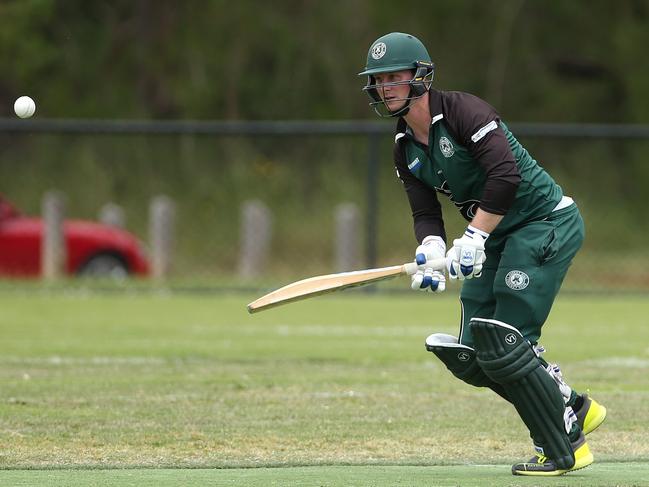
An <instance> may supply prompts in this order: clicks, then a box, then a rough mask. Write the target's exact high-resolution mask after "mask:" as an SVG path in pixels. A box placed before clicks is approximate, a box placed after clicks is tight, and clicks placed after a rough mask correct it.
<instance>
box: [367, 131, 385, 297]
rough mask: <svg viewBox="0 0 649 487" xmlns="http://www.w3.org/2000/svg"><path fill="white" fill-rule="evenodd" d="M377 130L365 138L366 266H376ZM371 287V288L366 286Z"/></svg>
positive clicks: (377, 200) (377, 202)
mask: <svg viewBox="0 0 649 487" xmlns="http://www.w3.org/2000/svg"><path fill="white" fill-rule="evenodd" d="M380 141H381V139H380V137H379V134H378V133H377V132H372V133H370V134H369V136H368V138H367V142H368V147H367V196H366V198H367V203H366V204H367V209H366V217H365V219H366V225H367V227H366V234H365V264H366V265H367V267H368V268H372V267H376V254H377V239H378V212H379V177H378V171H379V143H380ZM368 289H371V288H368Z"/></svg>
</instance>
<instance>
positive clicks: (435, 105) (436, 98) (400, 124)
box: [394, 88, 444, 143]
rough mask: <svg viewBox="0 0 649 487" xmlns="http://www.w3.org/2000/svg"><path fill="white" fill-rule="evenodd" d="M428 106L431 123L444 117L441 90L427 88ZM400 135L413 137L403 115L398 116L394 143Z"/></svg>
mask: <svg viewBox="0 0 649 487" xmlns="http://www.w3.org/2000/svg"><path fill="white" fill-rule="evenodd" d="M428 106H429V107H430V116H431V119H432V120H431V123H430V124H431V125H434V124H435V123H436V122H438V121H440V120H441V119H442V118H444V113H443V111H442V92H441V91H438V90H436V89H434V88H431V89H430V90H428ZM401 137H410V138H412V137H413V134H412V130H410V127H408V124H407V123H406V120H405V119H404V118H403V117H399V120H398V121H397V130H396V133H395V136H394V142H395V143H396V142H397V141H398V140H399V139H400V138H401Z"/></svg>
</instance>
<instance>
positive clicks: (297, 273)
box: [0, 0, 649, 292]
mask: <svg viewBox="0 0 649 487" xmlns="http://www.w3.org/2000/svg"><path fill="white" fill-rule="evenodd" d="M391 31H403V32H408V33H411V34H413V35H415V36H417V37H418V38H419V39H421V40H422V42H423V43H424V44H425V45H426V46H427V47H428V50H429V52H430V55H431V57H432V59H433V61H434V62H435V63H436V66H437V69H436V74H435V82H434V85H435V87H436V88H437V89H441V90H459V91H467V92H470V93H473V94H476V95H478V96H480V97H482V98H484V99H485V100H487V101H488V102H489V103H491V104H492V105H494V106H495V107H496V108H497V110H498V111H499V113H500V114H501V116H502V118H503V120H505V121H506V122H507V123H508V125H509V126H510V128H512V129H513V131H514V133H515V134H516V135H517V136H518V138H519V140H520V141H521V142H522V143H523V145H524V146H525V147H526V148H527V149H528V150H529V151H530V152H531V154H532V155H533V156H534V157H535V158H536V159H537V160H538V161H539V163H540V164H541V165H542V166H544V167H545V168H546V169H548V170H549V172H550V173H551V174H552V175H553V176H554V178H555V179H556V180H557V181H558V182H559V183H560V185H561V186H562V187H563V189H564V192H565V193H566V194H568V195H570V196H572V197H573V198H574V199H575V200H576V201H577V203H578V204H579V206H580V207H581V210H582V212H583V215H584V218H585V221H586V225H587V237H586V241H585V244H584V248H583V250H582V252H581V253H580V254H579V256H578V257H577V259H576V261H575V263H574V266H573V269H572V270H571V273H569V277H568V279H567V281H566V284H565V287H566V288H567V289H570V290H573V291H605V292H609V291H615V292H644V291H646V290H647V289H649V258H648V257H647V253H646V241H647V234H648V230H649V228H648V224H647V218H646V215H645V213H646V207H647V204H646V203H647V195H646V191H645V187H646V186H647V183H648V182H649V163H648V162H647V158H646V154H647V153H648V152H649V125H647V124H649V90H648V89H647V87H649V63H647V62H646V61H643V59H645V58H644V56H645V55H646V54H645V51H646V46H648V45H649V2H648V1H641V0H621V1H617V2H606V1H598V2H592V1H585V0H581V1H570V2H553V1H549V0H548V1H525V0H511V1H509V0H498V1H496V0H491V1H486V0H481V1H457V0H435V1H433V2H380V1H370V0H349V1H329V2H321V1H316V0H301V1H289V0H280V1H277V2H273V3H272V4H270V3H267V2H261V1H251V0H239V1H237V2H229V1H221V0H212V1H208V0H204V1H198V0H187V1H184V2H177V1H175V0H173V1H172V0H156V1H153V0H150V1H149V0H140V1H126V0H121V1H120V0H114V1H101V0H95V1H87V0H66V1H55V0H13V1H12V0H2V1H1V2H0V71H1V72H2V76H1V77H0V193H2V195H3V197H4V198H5V199H6V200H7V201H10V202H11V203H12V204H13V205H14V206H15V207H16V208H18V209H19V210H20V212H22V213H23V214H26V215H36V216H37V215H40V214H41V213H42V212H43V199H44V195H46V194H48V192H50V191H52V190H55V191H57V194H59V195H63V197H64V200H65V215H66V217H67V218H74V219H85V220H98V219H101V215H102V209H104V208H105V205H106V204H107V203H112V204H113V205H118V207H119V208H120V211H121V212H122V213H121V215H122V218H121V222H120V225H122V226H123V227H124V228H125V229H126V230H127V231H128V232H130V233H132V234H133V235H135V236H136V237H137V238H138V239H139V240H141V241H142V242H143V245H144V246H145V248H146V249H147V250H146V251H147V253H148V254H149V256H150V254H151V246H152V245H153V243H152V240H153V239H154V238H155V237H153V235H152V233H153V230H152V227H153V226H154V225H153V224H152V213H153V212H154V210H153V208H152V205H153V202H154V201H158V202H159V201H161V200H160V197H163V200H162V201H166V202H167V203H168V204H169V205H170V207H171V208H172V210H170V211H171V214H172V215H173V219H172V223H171V224H170V225H171V227H172V230H171V231H169V235H171V236H169V235H168V236H167V238H170V239H171V243H169V244H168V250H169V257H168V259H169V262H168V265H167V266H166V267H164V270H163V271H160V272H161V274H163V276H162V277H164V279H166V282H168V283H171V284H174V283H175V284H177V285H187V286H192V285H195V286H199V285H200V286H210V287H214V288H215V289H218V288H234V287H246V288H250V287H255V286H257V287H259V288H261V287H264V286H271V287H272V286H274V287H277V286H279V285H280V284H284V283H286V282H287V281H289V280H291V279H297V278H301V277H306V276H310V275H314V274H319V273H329V272H335V271H342V270H351V269H354V268H364V267H373V266H385V265H394V264H400V263H403V262H404V261H406V260H410V259H411V258H412V254H413V251H414V248H415V245H416V242H415V239H414V233H413V230H412V221H411V216H410V210H409V206H408V203H407V200H406V196H405V193H404V192H403V190H402V188H401V184H400V183H399V181H398V180H397V178H396V177H395V174H394V169H393V164H392V141H393V137H392V131H393V125H394V121H393V120H380V119H378V117H376V115H375V114H374V113H373V111H372V110H371V109H370V108H369V107H368V105H367V102H368V100H367V97H366V95H365V94H364V93H362V92H361V88H362V86H363V85H364V83H365V79H362V78H359V77H358V76H357V73H358V72H359V71H361V70H362V68H363V66H364V63H365V58H366V55H367V50H368V48H369V46H370V44H371V43H372V42H373V41H374V40H375V39H376V38H378V37H379V36H381V35H383V34H385V33H387V32H391ZM20 95H29V96H31V97H32V98H33V99H34V100H35V101H36V105H37V109H36V114H35V116H34V117H33V118H32V119H28V120H21V119H18V118H17V117H15V115H14V114H13V102H14V100H15V99H16V98H17V97H18V96H20ZM443 204H444V207H445V216H446V221H447V230H448V234H449V237H450V238H452V237H453V235H454V234H455V233H458V234H459V233H460V232H461V230H462V229H463V227H464V226H465V222H464V221H463V220H461V218H460V216H459V214H458V213H457V212H456V211H455V210H454V208H453V207H452V206H450V205H448V204H447V202H443ZM2 225H3V223H2V222H0V232H1V230H2ZM149 258H151V257H149ZM400 287H401V288H404V289H405V288H407V287H408V286H407V284H404V283H403V282H401V284H400ZM454 287H455V286H454ZM387 288H388V289H389V288H390V286H388V287H387Z"/></svg>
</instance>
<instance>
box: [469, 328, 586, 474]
mask: <svg viewBox="0 0 649 487" xmlns="http://www.w3.org/2000/svg"><path fill="white" fill-rule="evenodd" d="M470 326H471V332H472V334H473V339H474V343H475V349H476V358H477V362H478V364H479V365H480V367H481V368H482V370H483V371H484V373H485V375H486V376H487V377H489V378H490V379H492V380H493V381H495V382H497V383H499V384H501V385H502V386H503V388H504V390H505V392H506V393H507V397H508V398H509V399H510V400H511V402H512V403H513V404H514V406H515V407H516V410H517V411H518V414H519V415H520V416H521V419H522V420H523V422H524V423H525V425H526V426H527V427H528V429H529V430H530V433H531V434H532V437H533V438H534V441H535V442H536V443H537V444H541V445H543V447H544V449H546V455H547V456H549V457H550V458H552V459H553V460H554V461H555V462H556V464H557V466H559V468H570V467H572V465H574V462H575V459H574V454H573V451H572V447H571V444H570V440H569V439H568V434H567V433H568V432H567V431H566V430H565V425H564V411H565V404H564V401H563V396H562V395H561V393H560V392H559V389H558V388H557V386H556V383H555V382H554V379H552V377H550V375H549V374H548V373H547V371H546V370H545V368H544V367H543V366H542V364H541V362H540V361H539V359H538V357H537V356H536V354H535V353H534V351H533V350H532V347H531V345H530V344H529V342H528V341H527V340H525V338H524V337H523V335H522V334H521V333H520V332H519V331H518V330H517V329H516V328H514V327H513V326H511V325H508V324H506V323H502V322H500V321H497V320H489V319H481V318H473V319H472V320H471V323H470Z"/></svg>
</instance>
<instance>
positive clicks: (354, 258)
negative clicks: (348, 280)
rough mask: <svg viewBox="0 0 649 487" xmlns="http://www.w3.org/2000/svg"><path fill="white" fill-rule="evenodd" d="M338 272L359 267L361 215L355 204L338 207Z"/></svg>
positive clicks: (336, 256)
mask: <svg viewBox="0 0 649 487" xmlns="http://www.w3.org/2000/svg"><path fill="white" fill-rule="evenodd" d="M334 219H335V222H336V223H335V224H336V236H335V238H336V242H335V252H334V253H335V258H336V272H345V271H349V270H352V269H355V268H356V267H357V266H358V242H359V241H360V239H359V230H360V215H359V211H358V206H357V205H355V204H354V203H341V204H339V205H338V206H336V214H335V217H334Z"/></svg>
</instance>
